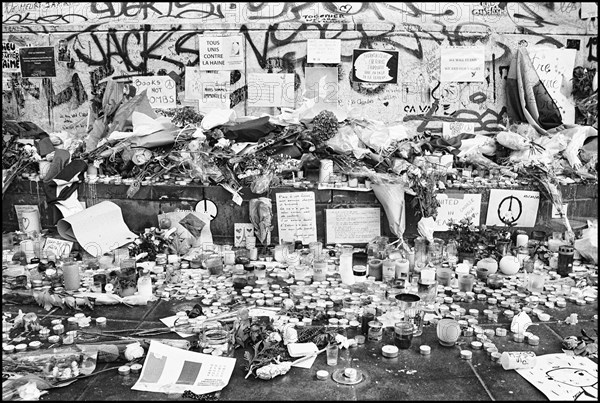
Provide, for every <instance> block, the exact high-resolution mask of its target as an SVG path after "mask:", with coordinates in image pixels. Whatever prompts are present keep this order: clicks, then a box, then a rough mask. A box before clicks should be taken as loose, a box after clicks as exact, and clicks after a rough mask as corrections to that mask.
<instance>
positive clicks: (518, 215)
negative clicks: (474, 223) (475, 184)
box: [485, 189, 540, 227]
mask: <svg viewBox="0 0 600 403" xmlns="http://www.w3.org/2000/svg"><path fill="white" fill-rule="evenodd" d="M539 204H540V192H536V191H529V190H504V189H491V190H490V198H489V202H488V210H487V217H486V220H485V222H486V225H500V226H504V225H506V222H509V223H512V224H514V225H516V226H517V227H533V226H535V220H536V218H537V212H538V207H539Z"/></svg>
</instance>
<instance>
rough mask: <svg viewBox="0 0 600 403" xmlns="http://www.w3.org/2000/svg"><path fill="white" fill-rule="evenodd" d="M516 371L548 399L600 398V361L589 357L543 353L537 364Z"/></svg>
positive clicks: (538, 357)
mask: <svg viewBox="0 0 600 403" xmlns="http://www.w3.org/2000/svg"><path fill="white" fill-rule="evenodd" d="M516 371H517V372H518V373H519V375H521V376H522V377H523V378H525V379H526V380H527V381H529V382H530V383H531V384H532V385H534V386H535V387H536V388H538V389H539V390H540V391H541V392H542V393H543V394H545V395H546V397H547V398H548V400H565V401H576V400H595V401H597V400H598V364H596V363H594V361H592V360H590V359H589V358H587V357H579V356H572V357H570V356H568V355H566V354H561V353H559V354H544V355H539V356H537V360H536V364H535V367H533V368H527V369H517V370H516Z"/></svg>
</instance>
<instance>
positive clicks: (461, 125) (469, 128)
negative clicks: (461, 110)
mask: <svg viewBox="0 0 600 403" xmlns="http://www.w3.org/2000/svg"><path fill="white" fill-rule="evenodd" d="M463 133H467V134H475V123H473V122H442V138H444V139H449V138H451V137H456V136H458V135H459V134H463Z"/></svg>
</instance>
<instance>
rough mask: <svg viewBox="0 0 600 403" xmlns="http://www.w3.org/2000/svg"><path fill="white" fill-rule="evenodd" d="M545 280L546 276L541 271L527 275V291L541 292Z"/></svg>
mask: <svg viewBox="0 0 600 403" xmlns="http://www.w3.org/2000/svg"><path fill="white" fill-rule="evenodd" d="M545 280H546V274H545V273H542V272H541V271H534V272H533V273H529V276H528V277H527V289H528V290H529V291H531V292H539V293H541V292H543V291H544V282H545Z"/></svg>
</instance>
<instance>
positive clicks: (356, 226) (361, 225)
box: [325, 207, 381, 244]
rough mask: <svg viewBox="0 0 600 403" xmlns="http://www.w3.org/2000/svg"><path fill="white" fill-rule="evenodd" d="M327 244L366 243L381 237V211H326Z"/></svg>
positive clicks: (357, 209)
mask: <svg viewBox="0 0 600 403" xmlns="http://www.w3.org/2000/svg"><path fill="white" fill-rule="evenodd" d="M325 221H326V222H327V227H326V230H327V233H326V235H327V243H363V244H364V243H367V242H369V241H371V240H372V239H373V238H375V237H378V236H380V235H381V209H380V208H378V207H374V208H344V209H326V210H325Z"/></svg>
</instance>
